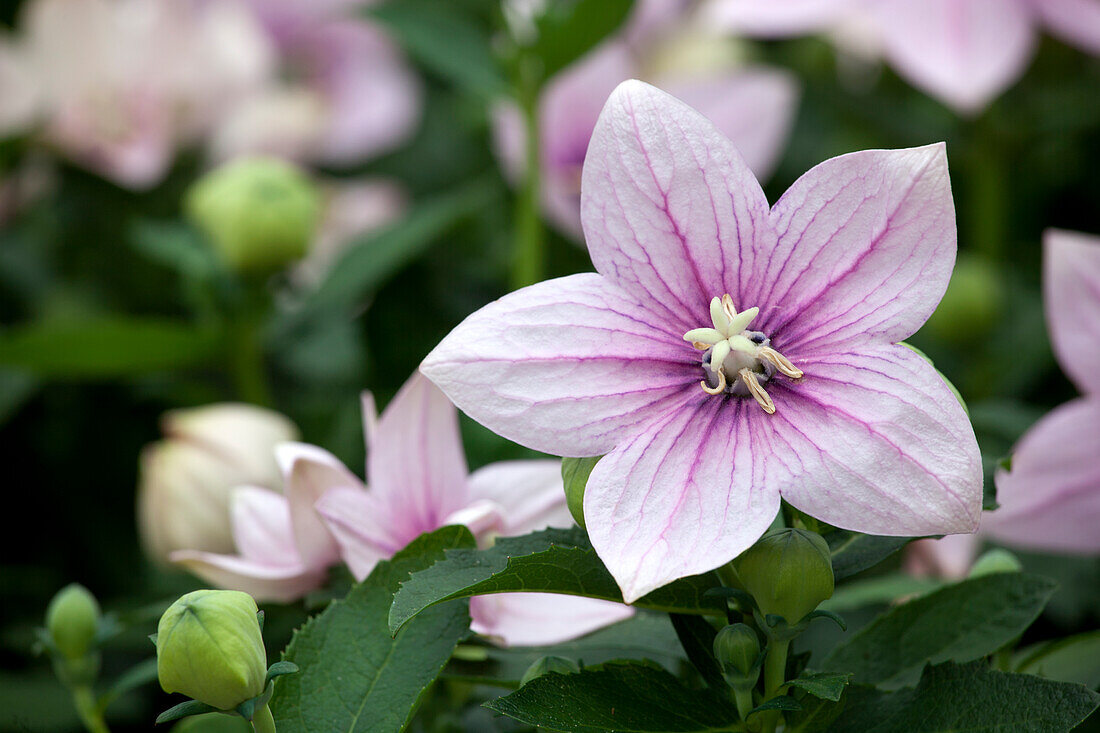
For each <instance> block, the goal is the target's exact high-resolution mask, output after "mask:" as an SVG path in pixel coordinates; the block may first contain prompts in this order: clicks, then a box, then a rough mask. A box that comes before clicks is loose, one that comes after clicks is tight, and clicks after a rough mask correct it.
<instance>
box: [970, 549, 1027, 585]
mask: <svg viewBox="0 0 1100 733" xmlns="http://www.w3.org/2000/svg"><path fill="white" fill-rule="evenodd" d="M1023 569H1024V566H1023V565H1022V564H1021V563H1020V560H1019V559H1018V558H1017V557H1016V556H1015V555H1013V554H1012V553H1011V552H1009V551H1008V550H1003V549H1001V548H999V547H998V548H994V549H992V550H989V551H988V552H986V553H984V554H983V555H982V556H981V557H979V558H978V559H977V560H976V561H975V562H974V565H973V567H971V568H970V577H971V578H980V577H981V576H983V575H993V574H994V573H1018V572H1020V571H1022V570H1023Z"/></svg>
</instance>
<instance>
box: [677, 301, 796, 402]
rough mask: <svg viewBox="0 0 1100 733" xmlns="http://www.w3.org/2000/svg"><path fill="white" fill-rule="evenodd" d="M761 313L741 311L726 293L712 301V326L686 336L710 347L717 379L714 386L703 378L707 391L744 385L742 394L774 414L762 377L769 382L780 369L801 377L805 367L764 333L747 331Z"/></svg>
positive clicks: (702, 346)
mask: <svg viewBox="0 0 1100 733" xmlns="http://www.w3.org/2000/svg"><path fill="white" fill-rule="evenodd" d="M759 314H760V309H759V308H756V307H753V308H746V309H745V310H743V311H741V312H738V311H737V308H736V307H735V306H734V304H733V298H732V297H731V296H730V294H729V293H726V294H725V295H723V296H722V297H721V298H717V297H715V298H712V299H711V301H710V320H711V325H712V326H713V327H712V328H693V329H692V330H690V331H688V332H687V333H685V334H684V340H685V341H690V342H691V344H692V346H694V347H695V348H697V349H699V350H700V351H707V350H708V349H709V350H710V361H709V367H710V371H711V372H713V374H714V375H715V376H716V378H717V380H718V383H717V384H716V385H715V386H713V387H712V386H710V385H708V384H707V381H706V380H703V381H702V382H700V386H701V387H702V388H703V391H704V392H706V393H707V394H713V395H716V394H721V393H722V392H727V391H729V392H733V391H734V390H736V389H741V390H743V391H742V392H741V394H745V393H746V392H747V393H748V394H751V395H752V396H753V398H755V399H756V401H757V402H758V403H759V404H760V406H761V407H762V408H763V409H764V411H765V412H767V413H768V414H772V413H774V412H775V403H774V402H773V401H772V399H771V397H770V396H769V395H768V393H767V392H766V391H765V390H764V387H763V385H762V384H761V378H762V379H763V382H764V383H766V382H767V381H768V379H770V377H771V375H772V374H774V373H775V372H779V373H780V374H783V375H784V376H786V377H789V378H790V379H801V378H802V370H801V369H799V368H798V367H796V366H795V365H794V364H792V363H791V361H790V360H789V359H787V357H785V356H783V355H782V354H780V353H779V352H778V351H776V350H775V349H773V348H771V346H769V345H768V344H769V342H768V339H767V338H766V337H765V336H763V334H760V333H759V332H756V333H751V332H749V331H748V327H749V326H750V325H751V324H752V322H753V320H755V319H756V317H757V316H758V315H759ZM738 381H740V383H741V384H740V385H738V384H737V382H738ZM741 385H743V386H741Z"/></svg>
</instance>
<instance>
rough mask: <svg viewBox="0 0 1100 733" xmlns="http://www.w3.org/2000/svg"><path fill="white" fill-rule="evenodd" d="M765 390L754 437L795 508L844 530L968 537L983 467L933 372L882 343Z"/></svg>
mask: <svg viewBox="0 0 1100 733" xmlns="http://www.w3.org/2000/svg"><path fill="white" fill-rule="evenodd" d="M799 366H801V367H802V368H803V369H804V371H805V377H804V378H803V379H801V380H799V381H798V382H772V383H771V384H769V385H768V389H769V390H770V391H773V397H774V398H775V404H776V406H777V410H776V413H775V414H774V415H771V416H768V419H767V420H766V421H765V428H766V429H762V430H761V434H762V435H764V436H766V437H765V439H764V440H763V441H762V445H763V446H764V447H763V448H762V451H763V454H764V455H765V456H767V457H768V458H767V459H765V460H774V461H775V462H776V467H777V469H779V473H781V474H784V475H782V476H776V475H770V476H769V477H770V478H771V479H772V480H773V481H774V482H775V483H773V485H774V486H775V487H776V488H777V489H779V491H780V493H782V495H783V498H784V499H786V500H787V501H788V502H790V503H791V505H793V506H794V507H795V508H797V509H799V510H801V511H803V512H806V513H807V514H809V515H810V516H813V517H816V518H818V519H821V520H823V521H825V522H827V523H829V524H832V525H834V526H836V527H841V528H843V529H850V530H855V531H857V532H866V533H869V534H877V535H886V536H920V535H928V534H946V533H965V532H973V531H975V530H976V529H977V527H978V516H979V515H980V513H981V510H982V465H981V455H980V453H979V451H978V444H977V440H976V439H975V437H974V432H973V430H972V429H971V427H970V421H969V419H968V418H967V416H966V413H965V412H964V411H963V408H962V406H961V405H960V404H959V402H958V399H957V398H956V397H955V395H954V393H952V391H951V390H950V388H949V387H948V386H947V383H946V382H944V380H943V378H942V377H940V375H939V373H938V372H937V371H936V370H935V368H934V367H933V366H932V365H931V364H929V363H928V362H927V361H925V360H924V359H923V358H921V357H920V356H918V355H917V354H916V353H914V352H913V351H912V350H910V349H908V348H906V347H904V346H899V345H892V344H891V345H885V346H881V347H878V348H876V349H874V350H871V349H868V350H865V351H860V352H857V353H852V354H830V355H827V356H822V357H819V358H815V359H814V360H812V361H805V362H802V363H800V364H799Z"/></svg>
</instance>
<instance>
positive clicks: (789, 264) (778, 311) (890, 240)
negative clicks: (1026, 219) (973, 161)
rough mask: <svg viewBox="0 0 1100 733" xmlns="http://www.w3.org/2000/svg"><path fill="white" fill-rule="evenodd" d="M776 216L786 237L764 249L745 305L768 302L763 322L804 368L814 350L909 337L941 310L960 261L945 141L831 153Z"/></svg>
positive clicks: (788, 194) (775, 211)
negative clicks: (805, 357) (806, 357)
mask: <svg viewBox="0 0 1100 733" xmlns="http://www.w3.org/2000/svg"><path fill="white" fill-rule="evenodd" d="M772 221H773V222H774V225H775V227H776V230H777V231H778V232H779V241H778V244H777V245H776V247H775V249H774V251H772V252H764V251H760V252H759V253H758V260H757V262H756V263H755V266H754V268H753V270H754V273H755V274H754V279H753V283H754V287H753V288H752V289H751V290H749V291H748V293H749V294H748V295H747V296H746V303H745V305H758V306H760V307H761V313H760V316H759V318H758V319H757V321H756V322H755V324H754V328H758V329H760V330H761V331H763V332H765V333H766V334H768V335H769V336H770V337H771V339H772V345H773V346H774V347H775V348H776V349H778V350H779V351H780V352H782V353H783V354H784V355H786V356H787V357H788V358H790V359H791V360H792V361H794V362H795V364H796V365H797V364H798V360H799V358H802V356H803V354H807V353H810V352H817V351H828V350H833V351H849V350H851V349H852V348H853V347H856V346H857V345H858V344H862V343H865V342H867V341H871V342H878V343H883V342H885V341H889V342H897V341H901V340H902V339H904V338H906V337H907V336H909V335H910V334H912V333H913V332H914V331H916V330H917V329H918V328H920V326H921V325H922V324H923V323H924V322H925V321H926V320H928V317H929V316H930V315H931V314H932V311H933V310H935V308H936V304H937V303H939V301H940V298H941V297H942V296H943V293H944V291H945V290H946V289H947V281H948V279H949V278H950V276H951V268H952V266H953V263H954V261H955V248H956V244H955V239H956V232H955V208H954V204H953V203H952V200H951V182H950V180H949V179H948V176H947V156H946V153H945V148H944V145H943V144H942V143H941V144H938V145H929V146H926V147H923V148H910V149H907V150H870V151H865V152H860V153H851V154H849V155H842V156H840V157H837V158H832V159H831V160H827V161H825V162H824V163H821V164H820V165H818V166H815V167H814V168H813V169H812V170H810V171H809V172H807V173H806V174H805V175H803V176H802V177H801V178H799V179H798V180H797V181H795V183H794V185H792V186H791V187H790V189H788V191H787V192H786V193H785V194H783V197H782V198H781V199H780V200H779V201H778V203H776V205H775V208H774V209H773V210H772ZM748 301H751V302H748ZM742 307H744V305H743V306H742ZM796 357H797V358H796Z"/></svg>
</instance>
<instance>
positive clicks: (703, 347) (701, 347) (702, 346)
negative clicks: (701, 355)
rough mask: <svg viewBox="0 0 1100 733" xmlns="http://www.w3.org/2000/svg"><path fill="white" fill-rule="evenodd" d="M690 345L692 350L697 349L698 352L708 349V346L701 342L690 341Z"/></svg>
mask: <svg viewBox="0 0 1100 733" xmlns="http://www.w3.org/2000/svg"><path fill="white" fill-rule="evenodd" d="M691 345H692V347H693V348H696V349H699V351H706V350H707V349H709V348H710V344H704V343H703V342H702V341H692V342H691Z"/></svg>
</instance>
